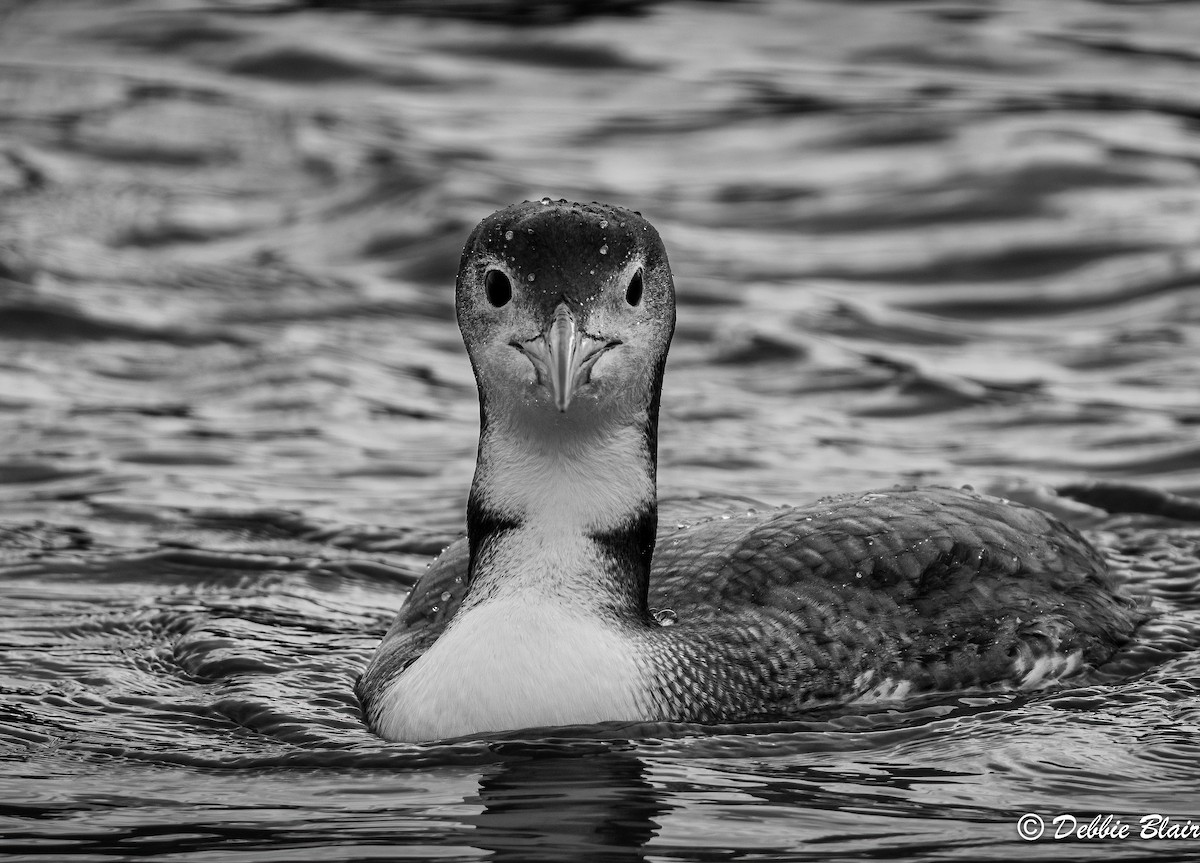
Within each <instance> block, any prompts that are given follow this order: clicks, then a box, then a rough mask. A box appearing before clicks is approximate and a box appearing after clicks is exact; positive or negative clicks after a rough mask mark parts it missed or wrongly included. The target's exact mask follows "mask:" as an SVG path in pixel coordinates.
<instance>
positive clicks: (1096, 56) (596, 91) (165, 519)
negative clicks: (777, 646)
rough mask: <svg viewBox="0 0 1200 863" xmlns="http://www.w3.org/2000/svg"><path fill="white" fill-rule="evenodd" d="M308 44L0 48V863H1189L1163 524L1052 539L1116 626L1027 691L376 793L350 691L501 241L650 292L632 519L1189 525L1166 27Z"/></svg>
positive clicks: (968, 9)
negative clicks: (684, 502)
mask: <svg viewBox="0 0 1200 863" xmlns="http://www.w3.org/2000/svg"><path fill="white" fill-rule="evenodd" d="M327 5H330V6H336V5H339V4H317V3H303V2H291V0H279V2H262V3H254V2H249V3H240V2H238V3H235V2H228V3H210V4H205V3H183V2H172V0H161V2H151V0H130V2H121V3H104V4H94V3H71V2H58V0H55V2H42V3H39V2H10V3H7V4H4V5H2V6H0V339H2V342H0V442H2V449H0V643H2V645H3V652H2V653H0V838H2V844H3V847H2V848H0V856H6V855H7V856H6V859H24V858H33V857H43V856H44V857H45V859H54V860H64V861H82V860H111V859H137V858H140V857H147V856H155V855H162V856H164V857H169V858H170V859H173V860H179V861H190V860H197V861H198V860H205V861H208V860H229V861H235V860H236V861H242V860H245V861H277V860H295V859H323V860H342V859H345V860H351V859H353V860H361V859H367V858H382V859H435V858H436V859H444V860H473V859H486V858H489V857H494V858H497V859H508V860H566V859H613V860H624V859H628V860H638V859H650V860H712V861H717V860H722V861H723V860H838V859H862V858H870V857H889V858H903V857H906V856H913V857H918V858H928V859H933V858H936V859H944V858H957V859H963V860H983V859H995V860H1008V859H1012V858H1013V857H1014V856H1016V855H1021V858H1022V859H1029V860H1035V859H1038V860H1040V859H1084V858H1085V857H1086V856H1087V855H1088V854H1089V853H1091V854H1101V853H1102V854H1103V855H1104V856H1105V857H1106V858H1111V859H1134V858H1146V859H1150V858H1152V857H1153V858H1155V859H1181V858H1184V857H1188V856H1191V857H1193V858H1194V857H1197V856H1200V838H1196V839H1192V840H1176V841H1170V840H1138V839H1129V840H1125V841H1119V840H1118V841H1111V842H1109V843H1108V847H1106V848H1103V849H1096V848H1089V847H1087V846H1086V845H1084V844H1081V843H1079V842H1068V841H1054V840H1051V839H1048V838H1043V839H1042V840H1040V841H1039V842H1037V843H1033V844H1030V845H1025V844H1024V843H1022V842H1021V840H1020V839H1019V838H1018V836H1017V830H1016V824H1017V819H1018V817H1019V816H1020V815H1021V814H1022V813H1026V812H1034V813H1039V814H1041V815H1043V816H1044V817H1046V818H1050V817H1052V816H1053V815H1055V814H1057V813H1060V812H1066V813H1071V814H1074V815H1076V816H1077V817H1078V818H1079V819H1080V821H1081V822H1083V821H1085V820H1086V819H1088V818H1091V817H1092V816H1093V815H1095V814H1104V813H1112V814H1115V815H1117V816H1118V817H1120V818H1122V819H1124V820H1125V821H1127V822H1130V823H1133V824H1135V825H1136V819H1137V818H1138V817H1139V816H1141V815H1144V814H1146V813H1151V812H1158V813H1163V814H1166V815H1170V816H1172V817H1174V818H1176V819H1188V818H1191V819H1193V820H1194V821H1197V822H1200V791H1197V787H1200V766H1198V765H1200V653H1197V647H1200V586H1198V581H1200V562H1198V561H1197V546H1198V545H1200V531H1198V530H1197V529H1196V527H1195V526H1192V527H1188V526H1187V525H1186V524H1185V523H1183V522H1179V521H1172V520H1168V519H1157V520H1155V519H1152V518H1150V517H1145V516H1138V517H1121V518H1107V519H1106V518H1104V517H1103V516H1102V514H1100V513H1098V512H1097V511H1095V510H1091V509H1088V508H1087V507H1082V506H1076V507H1073V508H1070V509H1069V511H1068V509H1067V508H1065V507H1060V509H1062V510H1063V511H1065V512H1068V514H1069V515H1070V516H1071V517H1072V518H1073V519H1075V521H1076V523H1078V524H1080V525H1082V526H1085V527H1087V528H1089V529H1090V530H1091V531H1092V536H1093V537H1094V538H1095V539H1097V541H1099V542H1101V543H1102V544H1104V545H1105V546H1106V547H1108V548H1109V549H1110V550H1111V551H1112V552H1113V554H1115V555H1117V556H1118V558H1119V560H1120V562H1121V566H1122V567H1123V568H1125V569H1126V570H1127V571H1128V572H1129V573H1130V577H1131V581H1132V586H1131V589H1133V590H1135V591H1138V592H1140V593H1142V594H1144V595H1147V596H1153V597H1155V602H1156V603H1157V611H1158V615H1157V617H1156V619H1155V620H1154V621H1152V622H1151V623H1150V624H1149V625H1148V626H1147V628H1146V630H1145V632H1144V633H1143V634H1142V637H1141V638H1140V639H1139V641H1138V643H1137V644H1135V645H1134V646H1133V647H1132V648H1131V650H1130V653H1129V656H1127V657H1126V658H1125V659H1123V660H1121V663H1119V667H1118V669H1117V672H1118V673H1114V674H1113V675H1112V679H1111V680H1108V681H1105V682H1099V683H1096V682H1088V683H1087V685H1084V684H1082V683H1081V684H1079V685H1077V686H1074V687H1072V688H1067V689H1065V690H1059V691H1057V692H1052V693H1045V694H1032V695H1031V694H1023V695H1013V694H999V695H994V696H980V697H970V698H968V697H962V698H943V699H941V700H933V701H930V702H923V703H913V704H909V705H906V706H905V707H904V708H903V709H900V708H896V709H878V710H875V711H864V710H861V709H859V710H843V711H834V712H829V713H822V714H813V715H811V716H806V717H799V718H798V719H797V720H796V721H795V722H792V723H785V724H778V725H770V726H754V727H728V728H718V729H703V728H698V727H680V726H635V727H599V728H587V729H567V730H558V731H554V732H550V733H543V732H524V733H516V734H511V735H505V736H501V737H497V738H494V739H488V740H483V741H474V742H460V743H451V744H441V745H430V746H405V745H394V744H385V743H383V742H382V741H380V740H379V739H378V738H375V737H374V736H373V735H372V734H370V733H369V732H368V731H366V730H365V728H364V727H363V725H362V721H361V718H360V715H359V710H358V706H357V703H356V702H355V700H354V696H353V694H352V689H351V688H352V684H353V681H354V679H355V677H356V675H357V674H358V672H359V671H360V669H361V668H362V666H363V664H364V663H365V661H366V657H367V656H368V655H369V653H370V651H371V650H372V648H373V647H374V644H375V643H376V642H377V640H378V638H379V636H380V635H381V633H382V632H383V630H384V629H385V628H386V626H387V624H388V622H389V619H390V617H391V615H392V614H393V613H394V611H395V609H396V608H397V607H398V606H399V603H400V601H401V599H402V598H403V596H404V594H405V591H406V590H407V589H408V587H409V585H411V584H412V583H413V581H414V580H415V579H416V578H417V577H418V576H419V575H420V573H421V572H422V571H423V569H424V567H425V565H426V563H427V562H428V560H429V559H430V557H431V555H433V554H435V553H436V552H437V551H438V550H439V549H440V548H441V547H442V546H443V545H444V544H445V543H446V542H448V541H449V540H450V539H451V538H453V537H454V536H456V535H457V534H458V533H459V531H461V529H462V526H463V507H464V504H465V500H466V493H467V488H468V484H469V482H470V477H471V471H472V468H473V456H474V447H475V434H476V431H477V421H478V419H477V416H478V415H477V405H476V401H475V391H474V382H473V380H472V377H471V373H470V369H469V366H468V364H467V361H466V357H465V354H464V352H463V350H462V347H461V343H460V341H459V337H458V333H457V329H456V327H455V325H454V320H453V298H452V282H453V276H454V271H455V268H456V266H457V261H458V253H459V250H460V248H461V244H462V242H463V240H464V239H465V237H466V234H467V233H468V231H469V230H470V228H471V226H472V225H473V224H474V223H475V222H476V221H478V220H479V219H480V218H482V217H483V216H484V215H486V214H488V213H489V212H491V211H492V210H493V209H495V208H496V207H498V206H501V205H503V204H506V203H510V202H512V201H517V200H522V199H525V198H536V197H541V196H542V195H545V194H548V195H552V196H554V197H560V196H562V197H567V198H579V199H583V200H593V199H599V200H608V201H612V202H614V203H620V204H624V205H627V206H630V207H633V208H635V209H638V210H641V211H642V212H643V213H645V214H646V216H647V217H648V218H650V219H651V221H653V222H654V223H655V224H656V225H657V226H658V227H659V229H660V231H661V233H662V235H663V237H664V239H665V241H666V243H667V246H668V249H669V251H670V253H671V257H672V263H673V267H674V269H675V272H676V282H677V286H678V290H679V326H678V330H677V335H676V339H675V346H674V349H673V352H672V355H671V360H670V362H669V364H668V368H667V376H666V392H665V395H664V398H663V417H662V426H661V444H662V451H661V464H660V471H659V478H660V485H661V491H662V493H663V494H666V495H684V496H687V495H692V494H696V493H709V492H719V493H731V494H741V495H748V496H751V497H754V498H759V499H762V500H765V501H767V502H771V503H783V502H793V503H800V502H805V501H809V500H812V499H814V498H816V497H818V496H821V495H823V494H827V493H831V492H835V491H844V490H854V489H862V488H869V487H872V486H888V485H891V484H893V483H896V482H912V481H918V482H937V483H947V484H959V483H970V484H973V485H975V486H976V487H978V488H981V489H985V490H989V491H993V492H999V493H1002V494H1006V495H1008V496H1010V497H1024V498H1028V499H1039V500H1043V501H1052V500H1053V498H1052V497H1050V496H1047V494H1046V493H1044V492H1043V491H1041V489H1042V488H1043V487H1047V486H1057V485H1062V484H1064V483H1078V482H1087V481H1109V482H1121V483H1136V484H1140V485H1146V486H1153V487H1155V488H1158V489H1163V490H1167V491H1170V492H1174V493H1176V494H1180V495H1184V496H1191V497H1196V496H1200V436H1198V435H1197V428H1198V425H1200V386H1198V384H1197V382H1198V381H1200V85H1198V82H1200V47H1198V46H1200V10H1198V8H1197V6H1196V4H1195V3H1189V2H1162V3H1155V2H1117V0H1111V2H1073V0H1063V2H1055V3H1046V2H1041V0H1024V2H1023V0H997V2H982V0H980V2H888V3H879V2H873V3H868V2H862V3H853V2H842V3H835V2H815V0H805V2H801V0H776V2H771V1H770V0H764V2H757V3H711V2H709V3H698V2H696V3H691V2H674V3H669V2H668V3H657V4H655V3H649V2H636V0H629V2H624V3H620V2H615V0H614V2H612V3H608V4H605V3H602V2H596V3H590V4H589V3H584V4H553V3H549V2H543V3H539V2H534V0H520V2H516V3H488V2H485V0H479V2H475V3H467V2H447V3H444V4H435V3H420V2H403V0H391V2H387V0H379V2H377V3H371V2H359V3H355V4H340V5H341V6H342V8H341V9H326V8H320V7H322V6H327ZM349 6H353V7H354V8H353V9H349V8H348V7H349ZM310 7H311V8H310ZM503 12H507V13H508V14H509V15H512V14H518V15H519V16H520V18H519V20H520V22H521V23H519V24H514V23H513V20H514V19H512V18H507V19H506V18H505V16H504V14H502V13H503ZM1135 833H1136V828H1135Z"/></svg>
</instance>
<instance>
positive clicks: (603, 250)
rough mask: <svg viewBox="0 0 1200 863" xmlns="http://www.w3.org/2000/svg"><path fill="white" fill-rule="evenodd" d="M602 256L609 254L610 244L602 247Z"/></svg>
mask: <svg viewBox="0 0 1200 863" xmlns="http://www.w3.org/2000/svg"><path fill="white" fill-rule="evenodd" d="M600 254H602V255H607V254H608V244H607V243H606V244H604V245H603V246H601V247H600Z"/></svg>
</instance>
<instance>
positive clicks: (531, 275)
mask: <svg viewBox="0 0 1200 863" xmlns="http://www.w3.org/2000/svg"><path fill="white" fill-rule="evenodd" d="M536 278H537V276H535V275H534V274H533V273H530V274H529V275H528V276H526V277H525V280H526V281H529V282H532V281H533V280H534V279H536Z"/></svg>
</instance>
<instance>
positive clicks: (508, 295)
mask: <svg viewBox="0 0 1200 863" xmlns="http://www.w3.org/2000/svg"><path fill="white" fill-rule="evenodd" d="M483 287H484V289H485V290H487V298H488V302H489V303H491V304H492V305H493V306H495V307H496V308H500V307H501V306H505V305H508V301H509V300H511V299H512V282H510V281H509V280H508V276H506V275H504V273H502V272H500V271H499V270H488V271H487V275H486V276H484V277H483Z"/></svg>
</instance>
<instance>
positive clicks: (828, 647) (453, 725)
mask: <svg viewBox="0 0 1200 863" xmlns="http://www.w3.org/2000/svg"><path fill="white" fill-rule="evenodd" d="M456 304H457V309H458V322H459V326H460V328H461V329H462V334H463V340H464V342H465V344H466V348H467V353H468V354H469V356H470V359H471V364H472V366H473V367H474V370H475V378H476V381H477V383H478V386H479V405H480V417H481V428H480V434H479V453H478V461H477V465H476V469H475V478H474V481H473V483H472V485H471V493H470V497H469V500H468V503H467V536H466V538H465V539H463V540H462V541H460V542H458V543H456V544H454V545H452V546H450V547H449V548H448V549H447V550H446V551H445V552H444V553H443V554H442V556H441V557H440V558H439V559H438V560H437V561H436V562H435V563H434V564H433V566H432V567H431V568H430V570H429V571H428V572H427V573H426V575H425V576H424V578H423V579H422V580H421V582H420V584H418V585H417V587H416V588H414V590H413V591H412V592H411V593H410V595H409V596H408V598H407V599H406V601H405V603H404V605H403V607H402V608H401V609H400V613H399V615H398V616H397V618H396V621H395V623H394V624H393V625H392V627H391V629H390V630H389V631H388V633H387V635H386V636H385V637H384V639H383V642H382V643H381V644H380V645H379V648H378V649H377V651H376V652H375V654H374V656H373V657H372V659H371V661H370V663H369V665H368V667H367V669H366V670H365V672H364V673H363V675H362V677H361V678H360V679H359V682H358V685H357V692H358V696H359V699H360V700H361V702H362V705H363V708H364V712H365V715H366V718H367V722H368V723H369V725H370V727H371V728H372V729H373V730H374V731H375V732H376V733H378V734H379V735H381V736H382V737H385V738H388V739H391V740H397V741H427V740H435V739H440V738H449V737H459V736H464V735H474V734H482V733H487V732H495V731H502V730H508V729H519V728H527V727H535V726H538V727H543V726H553V725H568V724H591V723H597V722H604V721H612V720H616V721H655V720H675V721H687V722H710V723H712V722H734V721H741V720H756V719H764V718H778V717H782V716H786V715H789V714H795V713H796V712H798V711H800V710H803V709H804V708H806V707H809V706H813V705H817V704H822V703H825V704H828V703H838V702H850V701H862V700H869V699H898V698H902V697H904V696H905V695H906V694H909V693H917V692H923V691H925V692H928V691H936V690H946V691H954V690H961V689H965V688H975V687H999V686H1015V687H1024V688H1036V687H1040V686H1044V685H1046V684H1048V683H1051V682H1053V681H1054V680H1057V679H1059V678H1061V677H1063V676H1065V675H1067V674H1071V673H1073V672H1075V671H1078V670H1080V669H1084V668H1088V667H1094V666H1096V665H1098V664H1100V663H1102V662H1104V661H1105V660H1106V659H1107V658H1108V657H1109V656H1110V655H1111V654H1112V653H1113V652H1114V651H1115V650H1116V648H1117V647H1119V646H1120V645H1121V644H1122V643H1123V642H1125V641H1126V640H1128V638H1129V637H1130V635H1131V633H1132V632H1133V630H1134V628H1135V626H1136V625H1137V624H1138V623H1139V622H1140V620H1141V619H1142V617H1143V616H1144V613H1143V611H1142V610H1141V608H1140V606H1139V605H1137V604H1136V603H1134V602H1133V601H1132V600H1130V599H1128V598H1126V597H1125V596H1123V595H1122V594H1121V593H1119V592H1118V590H1117V587H1116V585H1115V583H1114V579H1113V578H1112V577H1111V576H1110V575H1109V574H1108V569H1107V566H1106V564H1105V562H1104V560H1103V559H1102V558H1101V557H1100V555H1099V554H1098V553H1097V552H1096V551H1095V550H1094V549H1093V548H1092V547H1091V546H1090V545H1089V544H1088V543H1087V542H1086V541H1085V540H1084V539H1083V538H1082V537H1081V536H1080V535H1079V534H1078V533H1076V532H1075V531H1074V530H1072V529H1070V528H1068V527H1067V526H1065V525H1063V524H1061V523H1059V522H1058V521H1056V520H1055V519H1053V518H1052V517H1050V516H1049V515H1047V514H1046V513H1044V512H1041V511H1039V510H1036V509H1033V508H1030V507H1026V506H1022V505H1018V504H1014V503H1010V502H1007V501H1004V500H1000V499H997V498H992V497H987V496H984V495H980V494H975V493H973V492H970V491H960V490H953V489H946V488H923V489H903V490H901V489H892V490H887V491H874V492H870V493H867V494H860V495H849V496H844V497H838V498H833V499H828V500H824V501H819V502H817V503H816V504H813V505H811V506H806V507H798V508H784V509H779V510H768V511H764V512H757V513H747V514H742V515H737V516H734V517H728V518H721V517H715V515H716V514H717V513H720V512H722V511H724V510H725V509H726V506H725V505H726V504H727V503H728V501H715V502H713V505H712V507H711V509H712V510H713V511H714V517H712V518H708V519H704V518H701V519H700V520H698V521H696V523H694V524H692V525H691V526H690V527H687V528H682V529H680V528H675V527H674V526H673V525H672V526H671V527H668V528H666V529H663V530H658V501H657V496H656V487H655V476H656V470H657V448H658V407H659V394H660V390H661V386H662V378H663V365H664V362H665V360H666V356H667V348H668V346H669V344H670V341H671V334H672V332H673V330H674V326H675V293H674V285H673V282H672V278H671V269H670V266H669V265H668V263H667V253H666V250H665V249H664V247H663V244H662V241H661V240H660V239H659V236H658V232H657V231H655V229H654V228H653V227H652V226H651V225H650V224H649V222H647V221H646V220H645V219H643V218H642V217H641V215H639V214H638V213H635V212H632V211H629V210H624V209H621V208H619V207H614V206H607V205H602V204H573V203H568V202H566V201H549V200H548V199H543V200H542V201H535V202H525V203H523V204H517V205H514V206H511V207H507V208H505V209H503V210H500V211H498V212H496V213H493V214H492V215H491V216H488V217H487V218H486V219H484V220H483V221H482V222H481V223H480V224H479V225H478V226H477V227H476V228H475V230H474V231H473V232H472V233H471V235H470V237H469V238H468V239H467V243H466V246H465V248H464V249H463V255H462V262H461V265H460V268H459V272H458V282H457V296H456ZM743 506H744V505H743ZM690 507H691V514H692V515H693V516H694V514H695V513H696V511H697V510H700V509H703V508H704V502H699V503H692V504H690ZM654 609H669V610H670V612H671V613H660V614H656V613H655V612H654Z"/></svg>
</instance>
